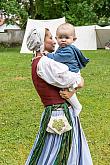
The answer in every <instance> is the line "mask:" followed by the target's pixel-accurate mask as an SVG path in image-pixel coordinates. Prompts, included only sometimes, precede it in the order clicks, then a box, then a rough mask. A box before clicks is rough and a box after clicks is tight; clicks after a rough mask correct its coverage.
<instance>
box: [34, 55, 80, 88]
mask: <svg viewBox="0 0 110 165" xmlns="http://www.w3.org/2000/svg"><path fill="white" fill-rule="evenodd" d="M37 74H38V76H39V77H41V78H42V79H43V80H45V81H46V82H47V83H49V84H51V85H53V86H57V87H59V88H68V87H71V86H72V85H73V84H74V87H77V85H78V84H79V83H80V82H78V81H80V80H81V76H80V74H79V77H78V76H76V73H74V72H71V71H69V68H68V66H67V65H65V64H62V63H60V62H56V61H54V60H53V59H50V58H48V57H46V56H42V57H41V59H40V60H39V62H38V66H37Z"/></svg>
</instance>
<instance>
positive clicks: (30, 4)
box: [0, 0, 110, 28]
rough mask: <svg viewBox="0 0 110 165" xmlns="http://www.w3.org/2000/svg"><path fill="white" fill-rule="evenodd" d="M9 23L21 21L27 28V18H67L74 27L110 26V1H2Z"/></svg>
mask: <svg viewBox="0 0 110 165" xmlns="http://www.w3.org/2000/svg"><path fill="white" fill-rule="evenodd" d="M0 1H1V2H0V9H2V10H3V11H4V12H5V14H7V15H8V18H7V21H8V23H9V22H15V21H16V20H19V22H20V26H21V27H22V28H25V26H26V21H27V18H32V19H55V18H60V17H63V16H65V17H66V19H67V21H68V22H70V23H72V24H74V25H90V24H99V25H102V26H104V25H109V24H110V12H109V9H110V2H109V0H84V1H83V0H4V1H2V0H0Z"/></svg>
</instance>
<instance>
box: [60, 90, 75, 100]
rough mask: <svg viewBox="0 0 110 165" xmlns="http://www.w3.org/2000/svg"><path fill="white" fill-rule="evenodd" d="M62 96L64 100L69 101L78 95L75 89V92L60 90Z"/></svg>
mask: <svg viewBox="0 0 110 165" xmlns="http://www.w3.org/2000/svg"><path fill="white" fill-rule="evenodd" d="M59 93H60V96H61V97H62V98H63V99H69V98H71V97H72V95H73V94H74V93H76V90H75V89H73V91H71V92H70V91H68V89H63V90H60V92H59Z"/></svg>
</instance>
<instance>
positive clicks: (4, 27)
mask: <svg viewBox="0 0 110 165" xmlns="http://www.w3.org/2000/svg"><path fill="white" fill-rule="evenodd" d="M20 29H21V28H20V27H19V26H18V25H16V24H15V25H11V24H9V25H7V24H3V25H1V26H0V33H4V32H5V30H20Z"/></svg>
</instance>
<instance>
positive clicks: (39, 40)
mask: <svg viewBox="0 0 110 165" xmlns="http://www.w3.org/2000/svg"><path fill="white" fill-rule="evenodd" d="M44 37H45V28H41V27H40V28H34V29H31V31H30V33H29V35H28V37H27V41H26V44H27V48H28V49H29V50H30V51H40V52H42V51H43V50H44Z"/></svg>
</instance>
